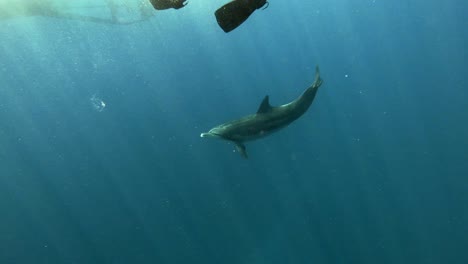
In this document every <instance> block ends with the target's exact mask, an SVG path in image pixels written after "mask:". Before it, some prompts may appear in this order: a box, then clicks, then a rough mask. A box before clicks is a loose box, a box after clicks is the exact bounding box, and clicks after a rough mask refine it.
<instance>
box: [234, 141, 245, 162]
mask: <svg viewBox="0 0 468 264" xmlns="http://www.w3.org/2000/svg"><path fill="white" fill-rule="evenodd" d="M234 143H235V144H236V149H237V151H238V152H239V153H240V154H241V156H242V157H243V158H244V159H247V158H248V156H247V151H246V150H245V145H244V144H242V143H240V142H234Z"/></svg>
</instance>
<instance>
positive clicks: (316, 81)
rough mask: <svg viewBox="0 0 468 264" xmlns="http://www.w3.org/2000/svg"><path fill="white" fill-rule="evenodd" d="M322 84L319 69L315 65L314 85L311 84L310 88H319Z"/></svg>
mask: <svg viewBox="0 0 468 264" xmlns="http://www.w3.org/2000/svg"><path fill="white" fill-rule="evenodd" d="M322 83H323V80H322V78H320V69H319V66H318V65H317V66H316V67H315V79H314V83H313V84H312V87H314V88H319V87H320V85H322Z"/></svg>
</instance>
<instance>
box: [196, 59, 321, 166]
mask: <svg viewBox="0 0 468 264" xmlns="http://www.w3.org/2000/svg"><path fill="white" fill-rule="evenodd" d="M321 84H322V79H321V78H320V72H319V68H318V66H317V67H316V69H315V80H314V83H313V84H312V86H310V87H309V88H307V89H306V90H305V91H304V92H303V93H302V95H301V96H299V97H298V98H297V99H296V100H294V101H292V102H290V103H287V104H284V105H280V106H271V105H270V102H269V97H268V95H267V96H265V98H264V99H263V101H262V103H261V104H260V107H259V108H258V111H257V113H255V114H251V115H248V116H245V117H242V118H239V119H236V120H233V121H230V122H227V123H224V124H221V125H219V126H216V127H214V128H212V129H211V130H210V131H208V132H207V133H201V135H200V137H213V138H220V139H224V140H227V141H231V142H233V143H234V144H235V145H236V148H237V151H239V153H240V154H241V155H242V157H244V158H247V151H246V149H245V145H244V142H246V141H250V140H256V139H259V138H262V137H265V136H268V135H270V134H271V133H273V132H276V131H278V130H280V129H282V128H284V127H286V126H288V125H289V124H291V123H292V122H293V121H294V120H296V119H298V118H299V117H301V116H302V115H303V114H304V113H305V112H306V111H307V109H308V108H309V106H310V105H311V104H312V101H314V98H315V94H316V93H317V90H318V88H319V87H320V85H321Z"/></svg>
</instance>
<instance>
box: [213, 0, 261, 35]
mask: <svg viewBox="0 0 468 264" xmlns="http://www.w3.org/2000/svg"><path fill="white" fill-rule="evenodd" d="M267 3H268V2H267V1H266V0H234V1H232V2H229V3H227V4H225V5H223V6H222V7H220V8H219V9H218V10H216V12H215V16H216V20H217V21H218V25H219V26H220V27H221V28H222V29H223V30H224V32H226V33H228V32H230V31H232V30H234V29H235V28H237V27H238V26H240V25H241V24H242V23H244V21H246V20H247V18H249V16H250V15H251V14H252V13H253V12H254V11H255V10H257V9H260V8H262V7H263V6H265V5H266V4H267Z"/></svg>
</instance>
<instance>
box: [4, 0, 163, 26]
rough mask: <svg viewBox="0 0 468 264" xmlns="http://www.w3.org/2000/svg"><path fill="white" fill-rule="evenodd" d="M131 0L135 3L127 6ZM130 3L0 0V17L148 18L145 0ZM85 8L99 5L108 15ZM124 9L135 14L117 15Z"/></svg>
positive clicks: (107, 21)
mask: <svg viewBox="0 0 468 264" xmlns="http://www.w3.org/2000/svg"><path fill="white" fill-rule="evenodd" d="M131 4H133V5H134V6H130V5H131ZM131 4H130V3H129V4H126V5H123V4H121V5H118V4H116V3H115V1H114V0H105V1H102V2H101V3H98V4H95V5H82V4H81V5H80V3H79V2H75V3H73V4H72V5H71V4H70V2H66V1H65V2H64V1H61V0H0V21H1V20H5V19H14V18H20V17H35V16H38V17H52V18H58V19H67V20H77V21H84V22H93V23H102V24H117V25H129V24H134V23H138V22H142V21H145V20H148V19H149V18H150V17H152V16H153V13H152V12H154V10H152V8H151V5H150V4H149V3H148V0H139V1H136V2H131ZM87 9H93V10H98V9H102V10H103V12H102V13H104V14H110V17H108V16H109V15H107V17H100V16H99V15H94V13H93V15H86V13H85V12H84V11H85V10H87ZM121 9H125V10H126V11H128V10H130V11H133V12H134V13H135V17H134V18H132V19H130V20H125V21H124V20H122V19H119V15H118V14H119V11H121Z"/></svg>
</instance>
